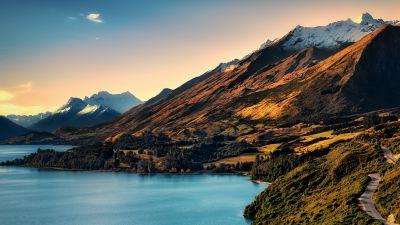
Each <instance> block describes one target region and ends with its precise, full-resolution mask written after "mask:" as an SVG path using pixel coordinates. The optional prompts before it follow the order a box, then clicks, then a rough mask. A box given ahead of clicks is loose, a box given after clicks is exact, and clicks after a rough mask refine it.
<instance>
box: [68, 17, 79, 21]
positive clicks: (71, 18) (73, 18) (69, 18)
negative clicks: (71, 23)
mask: <svg viewBox="0 0 400 225" xmlns="http://www.w3.org/2000/svg"><path fill="white" fill-rule="evenodd" d="M67 19H68V20H77V19H78V18H76V17H75V16H68V17H67Z"/></svg>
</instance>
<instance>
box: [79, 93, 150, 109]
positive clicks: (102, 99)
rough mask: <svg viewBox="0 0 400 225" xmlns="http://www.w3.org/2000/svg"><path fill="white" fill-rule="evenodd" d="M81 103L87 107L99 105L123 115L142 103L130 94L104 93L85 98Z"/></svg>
mask: <svg viewBox="0 0 400 225" xmlns="http://www.w3.org/2000/svg"><path fill="white" fill-rule="evenodd" d="M83 101H84V102H86V103H87V104H89V105H101V106H104V107H106V108H110V109H113V110H115V111H117V112H119V113H124V112H126V111H128V110H129V109H130V108H133V107H135V106H137V105H140V104H142V103H143V102H142V101H141V100H140V99H138V98H136V97H135V96H134V95H133V94H131V93H130V92H124V93H121V94H110V93H109V92H106V91H101V92H99V93H97V94H94V95H92V96H90V97H85V98H84V100H83Z"/></svg>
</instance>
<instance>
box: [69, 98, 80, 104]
mask: <svg viewBox="0 0 400 225" xmlns="http://www.w3.org/2000/svg"><path fill="white" fill-rule="evenodd" d="M74 102H82V99H80V98H75V97H71V98H69V100H68V104H70V103H74Z"/></svg>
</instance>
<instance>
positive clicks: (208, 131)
mask: <svg viewBox="0 0 400 225" xmlns="http://www.w3.org/2000/svg"><path fill="white" fill-rule="evenodd" d="M371 18H372V17H370V16H368V14H365V15H364V16H363V20H362V21H361V22H360V23H359V24H358V25H357V24H356V23H355V22H353V21H349V20H348V21H341V22H337V23H333V24H330V25H328V26H326V27H324V28H323V29H322V28H321V27H316V28H309V29H306V30H308V31H311V30H312V31H315V32H316V31H321V30H329V29H333V28H336V32H332V31H329V32H328V31H326V33H324V35H321V36H318V37H319V38H320V39H319V41H317V42H307V43H308V44H307V47H309V45H311V47H309V48H305V49H302V50H297V47H296V46H297V45H292V47H291V48H288V47H287V46H289V45H288V44H287V43H291V42H288V40H292V38H293V37H294V34H297V32H294V31H296V30H299V28H296V29H295V30H294V31H291V32H290V33H289V34H288V35H286V36H285V37H283V38H282V39H280V40H278V41H275V42H273V43H270V44H268V45H264V47H263V48H260V49H258V50H257V51H255V52H253V53H252V54H250V55H248V56H246V57H245V58H243V59H242V60H239V61H236V60H235V61H234V63H232V65H229V69H226V67H223V66H222V67H221V66H218V67H217V68H215V69H214V70H211V71H209V72H207V73H205V74H203V75H201V76H199V77H196V78H194V79H192V80H190V81H188V82H186V83H185V84H183V85H182V86H180V87H178V88H177V89H175V90H173V91H172V92H171V93H169V94H168V95H167V96H166V97H164V98H162V99H160V100H158V101H151V102H147V103H145V104H142V105H139V106H137V107H135V108H133V109H131V110H129V111H128V112H126V113H125V114H124V115H123V116H122V117H120V118H118V119H117V120H116V121H114V122H112V123H109V124H106V125H104V126H99V127H96V128H95V129H93V130H91V131H90V132H89V133H90V134H91V135H94V136H96V138H103V139H107V140H116V139H118V138H119V137H121V136H122V135H123V134H133V135H134V136H141V135H143V134H145V133H148V132H151V133H155V134H161V133H162V134H167V135H168V136H169V137H171V138H173V139H174V140H188V139H191V138H195V139H196V138H204V137H207V136H213V135H217V134H220V133H231V134H235V135H242V134H243V133H242V132H243V131H241V130H240V129H238V128H237V127H238V126H239V127H240V126H242V125H243V123H244V124H248V123H251V122H246V121H260V120H261V121H291V120H296V119H303V120H309V119H314V120H319V119H320V118H326V117H329V116H334V115H347V114H353V113H360V112H366V111H370V110H375V109H383V108H389V107H397V106H400V104H399V102H398V100H396V98H393V96H399V95H398V94H399V93H398V91H397V88H396V87H395V86H396V85H395V84H396V82H398V76H397V75H396V74H397V73H398V72H399V71H398V63H397V61H396V59H397V58H398V55H397V51H398V48H397V47H396V46H399V45H398V44H397V39H396V38H397V36H399V34H398V31H397V30H398V27H395V26H382V27H381V28H379V29H378V30H375V31H374V32H372V33H371V31H372V30H374V29H375V28H376V24H375V23H373V21H377V23H378V22H379V23H386V22H382V20H375V19H371ZM390 23H394V22H390ZM340 24H353V25H352V26H350V28H352V29H354V30H359V29H361V28H360V27H361V26H363V27H364V28H365V29H366V27H368V28H369V29H368V30H364V31H365V32H364V31H363V32H362V35H367V36H364V37H363V38H362V39H361V40H358V42H357V43H355V44H353V41H356V40H357V39H358V36H357V37H356V36H354V35H353V36H352V38H347V39H341V41H339V42H335V44H334V45H325V44H320V43H328V42H329V43H331V42H330V40H333V39H335V38H337V37H338V36H342V35H343V33H340V32H341V31H342V28H341V27H342V26H339V25H340ZM302 30H304V29H302ZM337 32H339V33H340V35H338V33H337ZM349 32H350V31H349ZM317 33H318V32H317ZM360 36H361V35H360ZM311 37H313V36H312V35H311ZM360 38H361V37H360ZM299 43H301V42H298V44H299ZM389 46H392V47H389ZM221 68H223V69H221ZM85 132H87V131H85ZM76 134H77V133H76V132H75V133H74V135H76ZM84 135H87V134H84Z"/></svg>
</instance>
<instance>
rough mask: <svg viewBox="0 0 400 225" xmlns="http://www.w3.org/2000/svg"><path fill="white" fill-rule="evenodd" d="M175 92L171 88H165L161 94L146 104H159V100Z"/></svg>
mask: <svg viewBox="0 0 400 225" xmlns="http://www.w3.org/2000/svg"><path fill="white" fill-rule="evenodd" d="M172 92H173V90H172V89H169V88H164V89H162V90H161V92H160V93H158V95H156V96H154V97H152V98H151V99H149V100H148V101H147V102H146V104H153V103H155V102H158V101H159V100H161V99H163V98H165V97H167V96H168V95H169V94H171V93H172Z"/></svg>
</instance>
